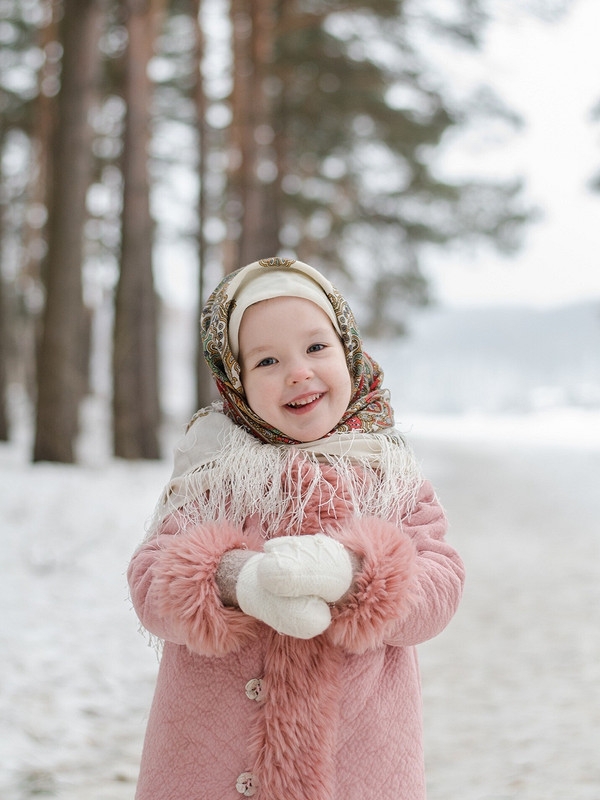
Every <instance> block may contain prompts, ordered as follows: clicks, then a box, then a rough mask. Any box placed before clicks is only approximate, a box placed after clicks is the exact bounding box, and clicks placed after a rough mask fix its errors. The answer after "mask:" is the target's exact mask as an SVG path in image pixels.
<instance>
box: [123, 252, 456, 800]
mask: <svg viewBox="0 0 600 800" xmlns="http://www.w3.org/2000/svg"><path fill="white" fill-rule="evenodd" d="M202 332H203V341H204V351H205V352H204V354H205V357H206V360H207V362H208V364H209V366H210V368H211V370H212V371H213V373H214V377H215V379H216V383H217V387H218V390H219V393H220V396H221V398H222V402H221V403H219V404H215V405H214V406H213V407H212V408H209V409H204V410H202V411H200V412H198V413H197V414H196V416H195V417H194V418H193V420H192V422H191V423H190V426H189V428H188V431H187V434H186V435H185V437H184V438H183V440H182V441H181V443H180V444H179V446H178V448H177V449H176V453H175V468H174V472H173V476H172V478H171V481H170V482H169V484H168V486H167V487H166V489H165V491H164V494H163V496H162V498H161V500H160V502H159V505H158V508H157V512H156V515H155V518H154V521H153V524H152V526H151V530H150V533H149V535H148V537H147V538H146V540H145V542H144V543H143V544H142V546H141V547H140V548H139V549H138V551H137V552H136V553H135V555H134V557H133V559H132V561H131V564H130V568H129V581H130V586H131V592H132V598H133V602H134V606H135V609H136V611H137V614H138V616H139V618H140V620H141V622H142V625H143V626H144V627H145V628H146V629H147V630H148V631H150V632H151V633H152V634H154V635H155V636H156V637H158V638H160V639H162V640H164V648H163V654H162V659H161V665H160V670H159V675H158V682H157V687H156V693H155V697H154V702H153V705H152V711H151V714H150V720H149V723H148V729H147V733H146V741H145V745H144V753H143V757H142V765H141V772H140V779H139V783H138V789H137V795H136V797H137V800H205V798H206V799H207V800H208V798H211V800H235V798H238V797H240V796H246V797H252V796H255V797H256V798H257V800H423V798H424V797H425V779H424V767H423V749H422V729H421V696H420V685H419V674H418V666H417V658H416V653H415V645H417V644H419V643H420V642H423V641H425V640H426V639H429V638H430V637H432V636H435V635H436V634H437V633H439V632H440V631H441V630H442V629H443V628H444V627H445V626H446V625H447V623H448V622H449V620H450V618H451V617H452V615H453V614H454V611H455V610H456V607H457V604H458V602H459V599H460V596H461V591H462V583H463V567H462V564H461V561H460V559H459V557H458V555H457V554H456V552H455V551H454V550H453V549H452V548H451V547H450V546H449V545H448V544H447V543H446V542H445V541H444V534H445V531H446V520H445V517H444V513H443V511H442V509H441V508H440V506H439V504H438V502H437V500H436V497H435V494H434V492H433V490H432V488H431V485H430V484H429V483H428V482H426V481H424V480H423V479H422V478H421V477H420V475H419V471H418V468H417V466H416V464H415V461H414V459H413V457H412V455H411V453H410V450H409V449H408V447H407V445H406V444H405V443H404V441H403V439H402V438H401V436H400V435H399V434H398V432H397V431H396V430H395V429H394V427H393V424H394V419H393V412H392V409H391V407H390V404H389V394H388V392H387V391H386V390H385V389H383V388H382V374H381V371H380V369H379V367H378V365H377V364H376V363H375V362H374V361H373V360H372V359H371V358H369V356H368V355H367V354H366V353H365V352H364V351H363V349H362V344H361V340H360V337H359V334H358V331H357V329H356V325H355V322H354V318H353V316H352V312H351V311H350V309H349V307H348V305H347V303H346V302H345V301H344V299H343V298H342V297H341V296H340V295H339V293H338V292H337V291H336V289H335V288H334V287H333V286H332V285H331V284H330V283H329V282H328V281H327V280H326V279H325V278H324V277H323V276H322V275H321V274H320V273H319V272H317V271H316V270H314V269H312V268H311V267H309V266H307V265H306V264H303V263H301V262H299V261H290V260H286V259H279V258H273V259H269V260H264V261H260V262H257V263H254V264H250V265H249V266H247V267H244V268H243V269H241V270H238V271H237V272H235V273H233V274H231V275H228V276H227V277H226V278H225V279H224V280H223V281H222V283H221V284H220V285H219V286H218V287H217V289H215V291H214V292H213V294H212V295H211V297H210V299H209V301H208V303H207V305H206V307H205V309H204V312H203V314H202Z"/></svg>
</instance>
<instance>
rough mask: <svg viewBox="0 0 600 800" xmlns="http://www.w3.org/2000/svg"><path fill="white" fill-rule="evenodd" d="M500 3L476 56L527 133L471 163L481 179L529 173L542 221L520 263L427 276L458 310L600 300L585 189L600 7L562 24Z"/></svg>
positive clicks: (597, 151) (594, 138) (597, 215)
mask: <svg viewBox="0 0 600 800" xmlns="http://www.w3.org/2000/svg"><path fill="white" fill-rule="evenodd" d="M502 6H503V4H502V3H498V4H497V5H496V8H497V9H498V12H499V17H498V19H497V20H496V21H495V22H494V23H493V24H492V25H491V26H490V28H489V31H488V36H487V42H486V46H485V49H484V51H483V53H481V54H479V55H478V56H477V58H478V60H479V59H480V62H479V68H480V69H481V70H482V77H483V78H484V79H485V80H487V81H489V83H491V84H492V85H493V86H494V87H495V88H496V89H497V91H498V93H499V94H500V95H501V97H502V98H503V100H504V101H505V103H506V104H507V105H508V106H509V107H510V108H512V109H514V110H515V111H517V112H518V113H520V114H521V116H522V117H523V119H524V121H525V127H524V128H523V129H522V130H521V131H520V132H518V133H517V134H516V135H512V136H509V137H506V138H505V139H504V140H503V141H502V142H501V143H500V144H499V146H498V147H497V148H496V149H494V148H491V149H490V148H485V149H480V150H479V151H478V152H472V153H471V154H470V160H471V163H472V165H473V167H474V170H475V172H476V173H479V174H481V173H486V174H487V173H494V172H495V171H499V173H500V174H503V175H506V174H510V173H511V172H512V173H513V174H514V173H518V174H521V175H523V176H525V178H526V180H527V186H526V192H527V197H528V199H529V201H530V202H532V203H533V204H535V205H536V206H538V207H539V208H540V209H541V210H542V211H543V215H544V216H543V218H542V220H541V221H540V222H538V223H536V224H534V225H532V226H531V228H530V229H529V232H528V234H527V237H526V241H525V246H524V247H523V249H522V250H521V251H520V252H519V253H518V254H517V256H516V257H512V258H510V259H506V258H501V257H498V256H496V255H495V254H494V253H491V252H489V251H486V252H480V253H478V254H477V255H476V256H474V257H473V255H471V257H470V258H468V257H467V256H462V257H453V258H451V259H449V258H448V256H447V254H443V255H442V254H440V255H438V256H436V259H435V263H434V264H432V265H430V268H429V275H430V277H431V278H432V279H433V283H434V287H435V292H436V295H437V298H438V300H439V301H440V302H441V303H442V304H446V305H453V306H464V305H469V306H477V305H489V304H507V303H508V304H522V305H531V306H534V307H548V306H556V305H561V304H563V303H569V302H572V301H578V300H581V299H591V298H594V299H600V255H599V254H600V224H599V223H600V193H598V194H594V193H592V192H590V191H589V189H588V188H587V184H588V183H589V181H590V180H591V179H592V177H593V176H594V175H595V174H597V173H598V172H600V119H599V120H598V121H596V122H592V120H591V111H592V108H593V107H594V106H597V105H598V104H599V103H600V78H599V77H598V76H600V48H599V47H598V31H599V30H600V3H599V2H598V0H574V2H573V4H572V6H571V9H570V11H569V13H567V14H565V15H564V16H563V17H562V18H561V19H560V20H559V21H557V22H555V23H549V22H544V21H541V20H539V19H535V18H533V17H531V15H528V14H527V13H526V11H524V10H522V9H521V10H520V9H519V7H518V6H519V4H517V3H514V4H513V3H507V4H506V5H505V6H504V9H503V8H502ZM468 160H469V159H468V158H466V162H468Z"/></svg>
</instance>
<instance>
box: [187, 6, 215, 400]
mask: <svg viewBox="0 0 600 800" xmlns="http://www.w3.org/2000/svg"><path fill="white" fill-rule="evenodd" d="M192 8H193V13H194V25H195V31H196V45H195V56H194V61H195V63H196V64H198V69H197V70H196V82H195V86H194V102H195V107H196V120H197V124H196V125H197V130H198V184H199V188H198V237H197V242H198V248H197V251H198V304H199V308H200V310H202V307H203V304H204V300H205V297H204V295H205V289H206V287H205V285H204V273H205V269H206V238H205V236H204V222H205V220H206V212H207V189H206V186H207V156H208V125H207V124H206V94H205V92H204V81H203V78H202V70H201V68H200V67H201V64H202V60H203V57H204V34H203V31H202V26H201V24H200V11H201V8H202V0H195V1H194V2H193V3H192ZM197 330H198V336H197V340H196V407H197V408H203V407H204V406H207V405H209V403H210V402H211V401H212V400H213V399H214V394H215V392H214V384H213V382H212V379H211V376H210V370H209V369H208V366H207V364H206V361H205V359H204V354H203V346H202V336H201V334H200V326H199V325H198V328H197Z"/></svg>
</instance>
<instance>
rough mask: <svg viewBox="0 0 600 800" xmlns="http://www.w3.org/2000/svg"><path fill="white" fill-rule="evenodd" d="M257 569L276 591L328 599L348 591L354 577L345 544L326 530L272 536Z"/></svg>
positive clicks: (281, 594)
mask: <svg viewBox="0 0 600 800" xmlns="http://www.w3.org/2000/svg"><path fill="white" fill-rule="evenodd" d="M257 569H258V579H259V581H260V583H261V585H262V586H263V587H264V588H265V589H267V590H268V591H269V592H272V593H273V594H275V595H279V596H282V597H299V596H301V595H317V596H318V597H322V598H323V600H326V601H327V602H328V603H334V602H335V601H336V600H339V599H340V597H342V596H343V595H344V594H346V592H347V591H348V589H349V588H350V584H351V583H352V577H353V572H352V562H351V560H350V555H349V553H348V551H347V550H346V548H345V547H344V545H343V544H340V542H337V541H336V540H335V539H332V538H331V537H330V536H325V535H324V534H322V533H316V534H314V535H312V536H278V537H276V538H275V539H269V540H268V541H267V542H265V558H264V559H262V560H261V562H260V563H259V564H257Z"/></svg>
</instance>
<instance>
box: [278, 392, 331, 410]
mask: <svg viewBox="0 0 600 800" xmlns="http://www.w3.org/2000/svg"><path fill="white" fill-rule="evenodd" d="M321 397H323V392H317V393H316V394H309V395H307V396H306V397H302V398H300V399H299V400H293V401H292V402H291V403H286V408H295V409H298V408H305V407H306V406H309V405H311V404H312V403H315V402H316V401H317V400H320V399H321Z"/></svg>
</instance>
